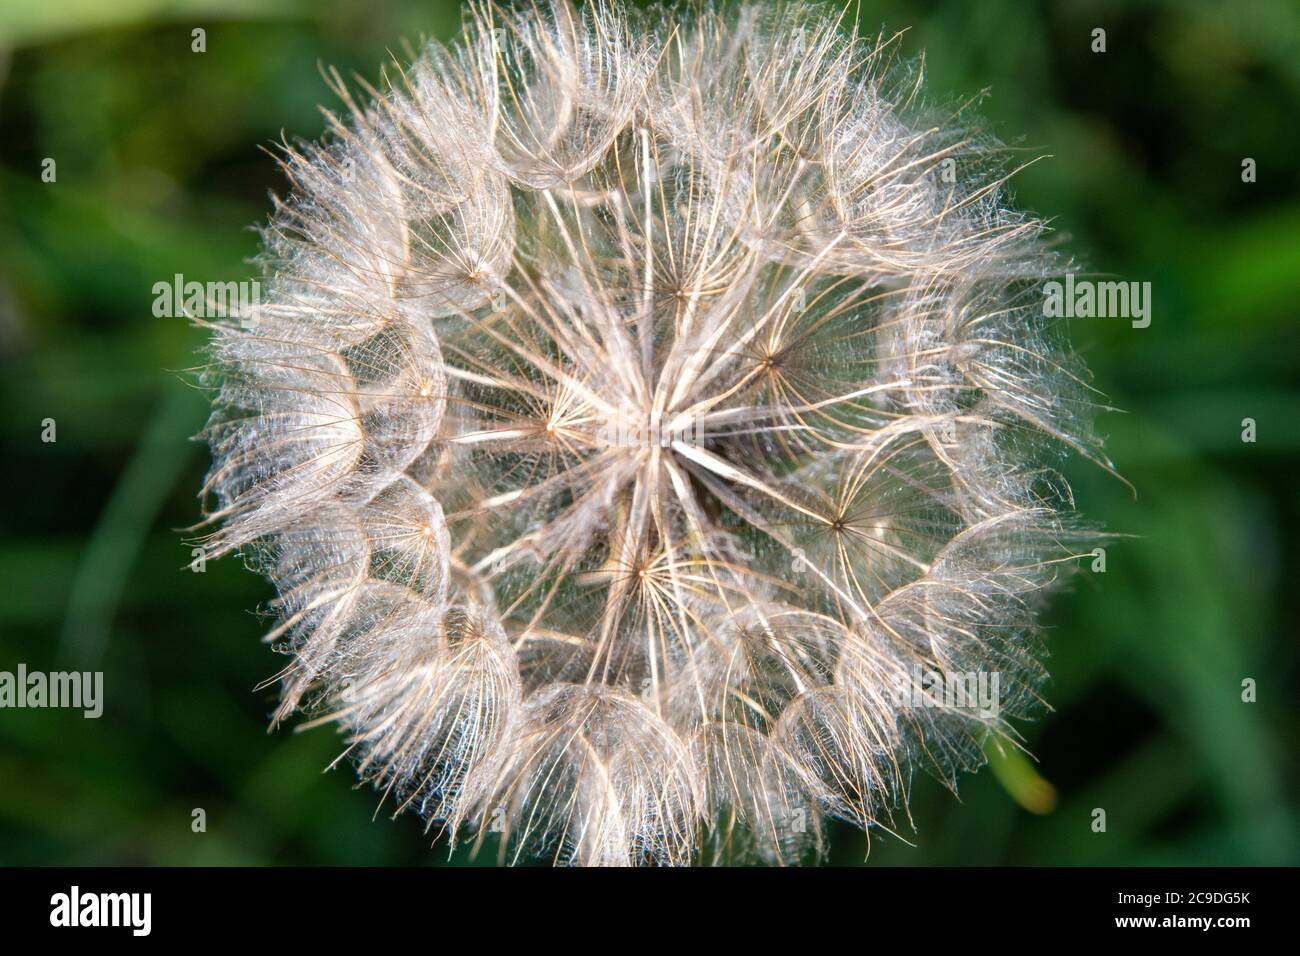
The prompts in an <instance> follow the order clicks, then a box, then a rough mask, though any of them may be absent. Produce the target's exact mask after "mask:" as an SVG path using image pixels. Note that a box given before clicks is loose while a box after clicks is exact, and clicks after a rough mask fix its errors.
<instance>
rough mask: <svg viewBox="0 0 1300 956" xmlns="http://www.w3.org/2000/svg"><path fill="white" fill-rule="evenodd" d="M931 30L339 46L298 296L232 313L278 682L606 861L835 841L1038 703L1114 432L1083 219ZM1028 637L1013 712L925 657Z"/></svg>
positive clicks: (296, 220) (306, 706) (235, 498)
mask: <svg viewBox="0 0 1300 956" xmlns="http://www.w3.org/2000/svg"><path fill="white" fill-rule="evenodd" d="M897 46H898V40H897V37H888V36H883V35H882V36H880V37H878V38H874V39H862V38H861V37H860V36H858V35H857V31H856V29H855V26H854V25H853V24H851V23H846V22H844V21H843V19H842V18H837V17H835V16H833V15H830V14H828V13H827V12H826V11H825V10H824V9H823V8H820V7H815V6H814V7H809V6H806V5H779V4H772V3H763V2H754V3H749V4H746V5H742V6H740V7H739V8H738V9H734V10H729V11H724V10H723V9H721V8H717V9H715V8H713V7H709V6H690V7H684V8H676V9H670V10H666V11H659V12H654V13H648V14H636V15H633V14H629V13H626V12H624V11H622V10H620V9H618V8H617V7H615V6H613V5H609V4H605V3H601V2H596V3H590V4H588V5H586V6H584V7H582V8H581V9H578V8H575V7H572V6H570V5H568V4H567V3H566V2H564V0H555V2H552V3H539V4H537V5H532V6H523V7H520V8H517V9H511V10H504V9H500V8H496V7H488V6H477V7H474V8H473V9H472V11H471V13H470V15H469V16H468V18H467V21H466V25H465V27H464V30H463V33H462V35H461V37H460V38H459V39H458V40H457V42H455V43H453V44H451V45H450V46H445V47H444V46H442V45H439V44H436V43H434V44H430V45H429V46H427V47H425V48H424V49H423V50H422V51H421V52H420V53H419V55H418V56H416V57H415V58H414V59H413V61H411V62H409V63H404V64H401V65H398V66H396V67H395V68H393V69H392V71H391V72H390V73H389V75H387V76H386V78H385V82H384V83H382V84H381V86H380V88H379V89H371V88H369V87H365V86H364V84H363V90H362V92H363V93H364V96H362V97H360V98H358V97H357V96H356V95H354V94H353V93H352V92H350V91H349V90H348V89H347V88H345V87H344V85H343V84H342V83H341V82H339V79H338V77H337V76H336V75H334V74H330V77H331V81H332V85H333V86H334V87H335V89H336V92H337V93H338V95H339V96H340V97H341V99H342V101H343V103H344V105H345V107H346V111H345V114H344V115H343V116H334V115H333V114H327V116H328V123H329V132H330V135H329V137H328V139H327V141H326V142H325V144H324V145H305V146H301V147H286V148H285V156H284V161H283V162H284V167H285V170H286V172H287V174H288V176H289V178H290V180H291V183H292V191H291V193H290V195H289V198H287V199H285V200H283V201H281V202H278V203H277V206H276V209H275V213H274V215H273V217H272V220H271V222H270V225H269V226H268V227H267V229H266V230H265V236H264V247H265V252H264V268H265V283H266V285H267V287H268V295H267V296H266V297H265V298H266V300H267V301H266V304H264V305H262V306H260V307H259V309H258V311H257V314H256V315H255V316H253V317H252V319H254V320H255V321H251V322H249V321H245V322H244V323H243V324H242V325H240V324H235V323H229V324H219V325H218V326H217V328H216V331H215V337H214V344H213V353H214V363H213V365H212V371H211V379H212V381H213V382H214V383H215V387H216V388H217V394H216V400H215V405H216V411H215V413H214V415H213V418H212V421H211V422H210V424H209V427H208V429H207V437H208V439H209V441H210V443H211V446H212V450H213V454H214V465H213V469H212V472H211V474H210V476H209V478H208V482H207V485H206V488H205V492H206V493H207V495H208V499H209V500H210V501H211V502H213V504H212V506H211V507H210V509H209V514H210V517H211V518H212V519H213V520H214V521H219V522H221V528H220V530H219V531H217V532H215V541H216V544H217V547H218V548H219V549H221V550H227V551H229V550H235V549H238V550H240V551H242V552H243V553H244V554H245V555H246V556H247V557H248V558H249V559H250V560H251V562H252V563H254V564H255V566H257V567H258V568H259V569H261V570H262V571H264V572H265V573H266V574H267V575H269V576H270V577H271V579H272V580H273V581H274V582H275V584H276V586H277V590H278V597H277V599H276V611H277V613H278V615H279V617H280V621H279V623H278V624H277V626H276V628H275V630H274V631H273V636H274V638H275V639H276V640H277V641H278V642H280V645H281V646H282V648H283V649H285V650H286V651H287V653H288V654H289V662H288V664H287V666H286V667H285V669H284V670H283V672H282V673H281V674H280V680H281V684H282V688H283V696H282V702H281V705H280V708H279V711H278V714H277V719H278V718H283V717H287V716H288V715H290V714H292V713H294V712H296V711H299V710H305V711H307V712H308V713H311V714H314V715H316V716H317V717H318V718H319V719H321V720H331V721H336V722H337V723H338V725H339V726H340V727H341V728H342V729H343V731H344V732H345V734H346V736H347V741H348V746H347V752H348V753H349V754H350V756H351V757H352V758H353V759H354V761H355V763H356V765H357V767H358V769H359V772H360V773H361V775H362V776H363V778H365V779H368V780H371V781H373V782H374V783H375V785H376V786H378V787H379V788H380V789H381V790H382V792H383V793H384V794H385V796H386V797H387V798H389V799H391V801H392V805H393V807H394V808H395V809H398V810H402V809H412V810H415V811H417V812H419V813H421V814H423V815H424V816H425V817H426V818H427V819H428V820H429V821H430V824H431V825H434V826H437V827H439V828H441V829H444V830H445V831H446V832H448V833H449V834H450V836H451V839H452V840H453V841H454V840H455V839H456V838H457V837H462V838H464V837H466V836H468V838H470V839H473V840H475V841H483V840H487V839H489V838H491V839H499V843H500V846H501V848H502V853H503V854H505V856H506V858H508V859H511V860H514V859H518V858H519V857H520V855H521V854H534V853H540V854H547V855H550V856H551V857H552V858H553V859H555V860H556V861H561V862H574V863H583V864H624V863H640V862H655V863H681V862H688V861H692V860H698V859H705V860H709V859H715V860H736V859H744V858H749V857H755V858H758V859H762V860H766V861H769V862H784V863H789V862H797V861H800V860H802V859H806V858H808V857H810V856H814V855H815V854H816V853H817V851H818V850H819V849H820V846H821V833H822V821H823V819H824V818H826V817H827V816H833V817H838V818H842V819H846V820H850V821H852V822H854V823H856V824H858V825H860V826H862V827H864V828H869V827H876V826H879V827H882V828H886V829H889V828H891V827H893V826H895V825H896V823H897V820H896V817H897V816H898V815H899V813H900V811H901V812H902V813H903V814H905V808H906V797H907V788H908V786H909V781H910V778H911V773H912V771H913V770H914V769H916V768H918V767H919V768H924V769H927V770H930V771H933V772H935V773H937V774H939V775H940V776H941V778H942V779H944V780H949V781H950V780H951V779H952V777H953V774H955V773H956V772H957V771H958V770H961V769H968V768H972V767H974V766H978V764H979V762H980V753H981V745H982V742H983V741H984V739H985V738H986V737H987V736H988V735H989V734H991V733H994V734H1002V735H1007V734H1011V733H1013V731H1012V729H1011V727H1010V725H1009V724H1008V723H1007V718H1008V717H1013V716H1016V715H1018V714H1021V713H1024V712H1026V711H1027V710H1028V709H1029V708H1030V707H1031V706H1032V705H1033V703H1034V701H1035V700H1036V687H1037V686H1038V682H1039V679H1040V677H1041V676H1042V670H1041V666H1040V664H1039V656H1040V655H1039V653H1038V650H1037V647H1036V642H1035V629H1034V614H1033V610H1034V606H1035V604H1036V603H1037V599H1038V597H1039V596H1040V594H1041V593H1042V592H1043V590H1044V589H1045V588H1046V587H1047V586H1048V585H1049V584H1051V582H1052V581H1053V580H1054V579H1055V577H1056V574H1057V571H1056V569H1057V567H1058V566H1059V565H1060V563H1061V561H1062V559H1063V558H1065V557H1067V556H1068V549H1067V548H1066V546H1065V545H1064V544H1062V541H1063V540H1065V536H1066V534H1067V532H1068V527H1067V526H1068V524H1069V520H1068V516H1067V513H1066V510H1065V506H1066V505H1067V504H1068V503H1069V494H1068V489H1067V488H1066V487H1065V486H1064V482H1063V481H1062V480H1061V479H1060V478H1059V477H1058V476H1057V475H1056V473H1055V471H1053V470H1052V468H1051V467H1050V464H1051V461H1052V457H1053V455H1055V454H1057V453H1058V452H1059V451H1062V450H1066V449H1071V448H1072V449H1074V450H1077V451H1081V452H1083V453H1084V454H1087V455H1089V456H1092V457H1094V458H1097V456H1098V455H1099V453H1098V452H1097V451H1096V450H1095V445H1094V443H1092V441H1091V440H1090V438H1089V435H1088V432H1087V429H1086V421H1085V418H1086V415H1085V412H1086V409H1087V403H1086V402H1085V401H1084V400H1083V392H1082V388H1083V375H1084V373H1083V371H1082V369H1081V368H1079V367H1077V363H1076V362H1075V361H1074V360H1073V358H1072V357H1071V355H1070V353H1069V350H1068V347H1067V345H1066V344H1065V343H1063V342H1061V341H1058V339H1057V337H1056V336H1054V334H1053V330H1052V329H1051V328H1050V327H1049V326H1048V324H1047V320H1045V319H1044V318H1043V315H1042V309H1041V307H1040V305H1039V303H1040V299H1039V298H1038V297H1037V296H1038V293H1037V288H1038V286H1037V284H1038V283H1041V281H1042V280H1043V278H1044V276H1046V275H1047V274H1048V273H1049V272H1051V271H1053V270H1055V269H1057V268H1059V264H1058V263H1056V262H1055V261H1054V260H1053V258H1052V256H1051V255H1050V254H1049V253H1047V252H1045V251H1044V249H1043V243H1042V233H1043V231H1044V228H1043V225H1042V224H1041V223H1040V222H1038V221H1037V220H1034V219H1032V218H1030V217H1027V216H1024V215H1021V214H1019V213H1016V212H1014V211H1012V210H1010V209H1009V208H1008V207H1007V205H1006V197H1005V188H1004V184H1005V180H1006V177H1007V175H1008V171H1007V167H1006V164H1005V162H1004V159H1003V153H1004V150H1002V149H1001V147H999V145H998V144H997V143H996V142H995V141H993V140H992V139H991V138H990V137H988V136H987V135H986V134H984V133H982V132H981V131H980V130H979V128H978V127H976V126H974V125H972V123H971V122H969V121H967V120H966V119H965V118H964V116H963V112H964V111H963V110H957V111H955V112H954V111H941V110H935V109H932V108H930V107H927V106H926V105H925V103H924V102H923V99H922V96H921V90H920V70H919V68H918V67H916V66H915V65H913V64H909V63H907V62H905V61H903V60H901V58H900V57H899V56H898V54H897ZM245 318H248V317H245ZM1054 447H1055V448H1056V449H1057V450H1058V451H1057V452H1054V451H1053V448H1054ZM1098 460H1101V459H1098ZM1103 463H1104V461H1103ZM988 673H997V674H998V675H1000V682H999V686H1000V687H1001V689H1002V693H1001V699H1000V700H999V701H998V703H999V707H997V708H994V710H993V711H992V712H990V711H989V710H988V709H987V708H985V709H978V708H975V707H973V706H971V705H970V703H969V702H962V701H956V702H954V701H951V700H947V699H943V700H929V699H924V696H923V695H920V694H917V693H912V692H913V691H917V690H918V689H919V685H920V684H921V683H923V682H924V680H925V678H923V677H922V675H927V674H928V675H939V676H940V677H941V678H942V677H946V676H950V675H953V676H955V675H969V674H988Z"/></svg>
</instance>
